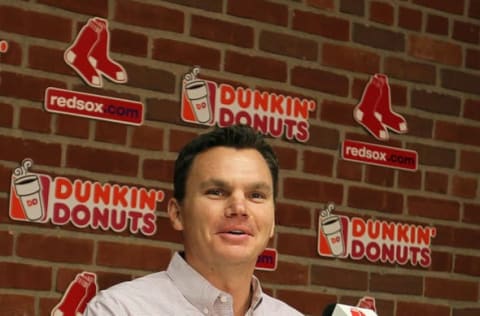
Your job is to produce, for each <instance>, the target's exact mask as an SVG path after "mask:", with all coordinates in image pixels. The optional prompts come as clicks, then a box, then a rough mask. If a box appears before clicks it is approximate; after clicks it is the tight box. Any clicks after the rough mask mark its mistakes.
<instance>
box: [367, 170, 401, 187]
mask: <svg viewBox="0 0 480 316" xmlns="http://www.w3.org/2000/svg"><path fill="white" fill-rule="evenodd" d="M394 175H395V173H394V170H393V169H389V168H384V167H378V166H368V165H367V166H365V182H366V183H370V184H374V185H380V186H382V187H392V186H393V179H394Z"/></svg>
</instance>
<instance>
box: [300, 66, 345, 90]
mask: <svg viewBox="0 0 480 316" xmlns="http://www.w3.org/2000/svg"><path fill="white" fill-rule="evenodd" d="M291 82H292V84H293V85H294V86H297V87H302V88H307V89H312V90H317V91H322V92H326V93H329V94H333V95H338V96H342V97H346V96H347V95H348V78H347V77H346V76H344V75H339V74H336V73H333V72H328V71H324V70H320V69H312V68H305V67H301V66H295V67H294V68H293V69H292V70H291Z"/></svg>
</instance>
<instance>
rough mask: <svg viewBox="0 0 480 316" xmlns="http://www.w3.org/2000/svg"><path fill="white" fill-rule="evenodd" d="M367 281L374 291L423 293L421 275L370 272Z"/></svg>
mask: <svg viewBox="0 0 480 316" xmlns="http://www.w3.org/2000/svg"><path fill="white" fill-rule="evenodd" d="M348 273H351V272H348ZM369 283H370V284H369V290H370V291H374V292H386V293H392V294H397V295H416V296H421V295H422V294H423V278H422V277H421V276H413V275H402V274H384V273H382V274H379V273H372V274H370V278H369Z"/></svg>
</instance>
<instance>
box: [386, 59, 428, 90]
mask: <svg viewBox="0 0 480 316" xmlns="http://www.w3.org/2000/svg"><path fill="white" fill-rule="evenodd" d="M384 67H385V73H386V74H387V75H389V76H391V77H393V78H398V79H401V80H406V81H413V82H420V83H427V84H434V83H435V81H436V70H435V67H434V66H431V65H428V64H425V63H419V62H413V61H408V60H404V59H400V58H396V57H387V58H385V61H384Z"/></svg>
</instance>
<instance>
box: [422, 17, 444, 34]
mask: <svg viewBox="0 0 480 316" xmlns="http://www.w3.org/2000/svg"><path fill="white" fill-rule="evenodd" d="M448 28H449V22H448V18H446V17H443V16H440V15H434V14H429V15H428V17H427V26H426V30H427V32H428V33H432V34H438V35H448Z"/></svg>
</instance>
